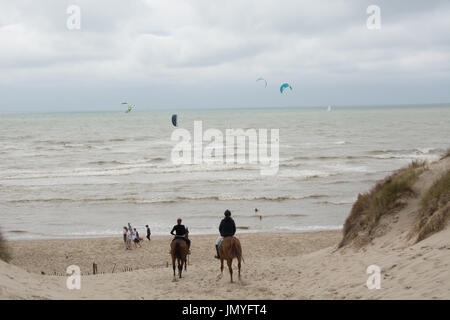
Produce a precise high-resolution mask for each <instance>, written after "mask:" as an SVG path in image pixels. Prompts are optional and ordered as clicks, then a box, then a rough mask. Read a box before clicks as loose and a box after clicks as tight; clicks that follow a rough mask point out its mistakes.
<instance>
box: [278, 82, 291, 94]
mask: <svg viewBox="0 0 450 320" xmlns="http://www.w3.org/2000/svg"><path fill="white" fill-rule="evenodd" d="M287 89H290V90H291V91H292V87H291V85H290V84H289V83H287V82H285V83H283V84H282V85H281V87H280V93H287V92H288V90H287Z"/></svg>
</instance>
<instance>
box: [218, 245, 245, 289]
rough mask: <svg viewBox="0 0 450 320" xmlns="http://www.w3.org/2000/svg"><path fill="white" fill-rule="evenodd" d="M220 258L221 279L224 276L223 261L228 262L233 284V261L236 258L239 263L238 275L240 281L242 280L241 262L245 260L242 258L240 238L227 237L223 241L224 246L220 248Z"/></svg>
mask: <svg viewBox="0 0 450 320" xmlns="http://www.w3.org/2000/svg"><path fill="white" fill-rule="evenodd" d="M219 257H220V277H222V276H223V260H227V265H228V270H229V271H230V277H231V282H233V268H232V264H233V259H234V258H236V259H237V261H238V275H239V280H240V279H241V260H244V258H243V257H242V248H241V242H240V241H239V239H238V238H236V237H234V236H232V237H225V238H224V239H223V240H222V244H221V245H220V248H219Z"/></svg>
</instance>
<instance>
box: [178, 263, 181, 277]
mask: <svg viewBox="0 0 450 320" xmlns="http://www.w3.org/2000/svg"><path fill="white" fill-rule="evenodd" d="M177 262H178V277H180V278H181V259H177Z"/></svg>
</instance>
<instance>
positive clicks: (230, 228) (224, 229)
mask: <svg viewBox="0 0 450 320" xmlns="http://www.w3.org/2000/svg"><path fill="white" fill-rule="evenodd" d="M224 214H225V218H223V219H222V221H221V222H220V226H219V232H220V236H219V237H218V238H217V241H216V252H217V255H216V256H215V258H216V259H219V258H220V257H219V243H220V242H221V241H222V240H223V238H225V237H232V236H234V234H235V233H236V224H235V223H234V220H233V218H231V212H230V210H228V209H227V210H225V213H224Z"/></svg>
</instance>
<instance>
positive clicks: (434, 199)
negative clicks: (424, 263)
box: [411, 169, 450, 242]
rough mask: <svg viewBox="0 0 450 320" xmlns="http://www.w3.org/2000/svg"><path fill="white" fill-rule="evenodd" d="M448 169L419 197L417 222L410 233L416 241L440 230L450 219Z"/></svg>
mask: <svg viewBox="0 0 450 320" xmlns="http://www.w3.org/2000/svg"><path fill="white" fill-rule="evenodd" d="M449 201H450V169H449V170H447V171H446V172H445V173H444V174H443V175H441V176H440V177H439V178H438V179H436V180H435V181H434V182H433V184H432V185H431V187H430V188H429V189H428V190H427V191H426V192H425V194H424V195H423V197H422V199H421V203H420V211H419V215H418V217H417V222H416V224H415V225H414V227H413V229H412V232H411V233H412V234H417V240H416V242H419V241H422V240H423V239H425V238H427V237H429V236H430V235H432V234H433V233H436V232H438V231H441V230H442V229H444V228H445V226H446V225H447V221H448V220H449V219H450V202H449Z"/></svg>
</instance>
